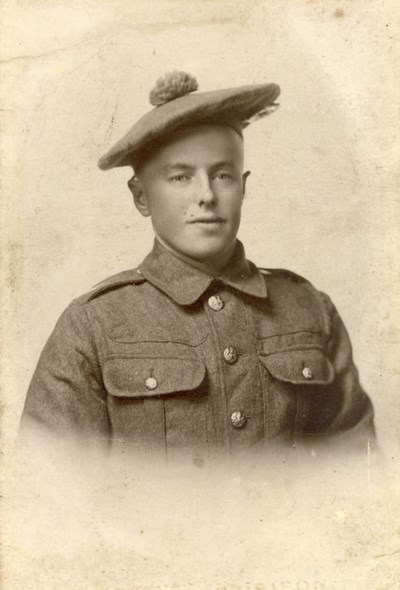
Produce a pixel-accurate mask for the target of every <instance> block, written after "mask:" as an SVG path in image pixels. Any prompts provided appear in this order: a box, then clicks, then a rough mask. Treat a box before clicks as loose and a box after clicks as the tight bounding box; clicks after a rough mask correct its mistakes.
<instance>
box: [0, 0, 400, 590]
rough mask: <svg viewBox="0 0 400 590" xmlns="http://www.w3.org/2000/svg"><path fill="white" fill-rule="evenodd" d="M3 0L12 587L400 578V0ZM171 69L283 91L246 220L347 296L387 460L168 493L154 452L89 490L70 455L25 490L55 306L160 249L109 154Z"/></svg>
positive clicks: (5, 474) (246, 230)
mask: <svg viewBox="0 0 400 590" xmlns="http://www.w3.org/2000/svg"><path fill="white" fill-rule="evenodd" d="M0 10H1V20H0V29H1V42H0V47H1V63H0V66H1V67H0V76H1V78H0V84H1V85H0V99H1V114H2V117H1V138H0V149H1V191H2V203H1V236H2V238H1V239H2V265H1V269H0V273H1V275H0V277H1V289H2V306H1V310H0V317H1V324H0V328H1V334H2V343H3V344H2V349H1V358H0V362H1V365H0V366H1V390H2V402H1V409H2V412H1V441H2V447H3V461H2V473H1V480H2V484H3V492H4V493H3V504H2V519H3V522H4V523H5V524H4V531H5V532H4V533H3V535H2V548H1V552H2V561H3V563H4V572H3V580H2V583H3V587H4V588H10V589H11V588H13V589H15V588H24V590H25V589H27V588H36V587H41V588H51V587H62V588H96V589H97V588H118V589H119V588H129V589H132V588H140V589H143V590H145V589H147V588H148V589H150V588H151V589H156V588H157V589H158V588H159V589H163V590H168V589H169V588H196V589H197V588H218V589H221V590H223V589H224V590H225V589H226V590H229V589H232V590H233V589H238V590H239V589H240V590H241V589H242V588H243V589H246V590H256V589H257V590H272V589H273V590H281V589H282V590H283V589H284V588H285V589H287V590H292V589H293V590H294V589H296V590H311V589H314V590H316V589H322V588H324V589H325V588H326V589H328V588H329V589H331V588H337V589H339V588H340V589H343V588H344V589H347V588H348V589H352V588H360V587H365V588H371V589H375V588H377V589H378V588H379V589H380V588H382V589H386V588H396V587H400V586H398V585H399V584H400V581H399V580H400V571H399V568H398V566H397V565H396V562H397V558H398V552H399V551H400V537H399V531H398V527H397V528H396V525H395V522H396V520H397V517H398V515H399V511H398V509H397V505H398V500H399V496H398V491H397V490H398V488H399V487H400V479H399V451H400V426H399V415H400V398H399V385H400V382H399V381H400V380H399V373H398V357H399V332H400V327H399V303H398V293H399V290H400V289H399V287H400V278H399V277H400V272H399V270H400V263H399V255H398V244H399V237H400V236H399V233H400V213H399V203H400V201H399V170H398V161H399V147H400V146H399V144H400V140H399V134H398V126H399V106H398V105H399V103H400V101H399V98H400V96H399V95H400V90H399V84H398V71H399V65H400V48H399V41H398V38H399V20H400V9H399V7H398V5H397V3H396V2H395V1H394V0H382V1H376V2H375V1H368V0H352V1H349V0H344V1H343V2H333V0H327V1H325V2H322V1H318V0H271V1H268V2H267V1H266V0H263V1H262V0H251V1H244V0H239V1H238V2H234V3H233V2H227V1H223V0H215V1H210V0H207V1H205V2H194V1H192V0H188V1H187V2H184V1H183V0H153V1H150V2H149V1H143V0H135V1H134V2H128V1H127V0H125V1H123V0H113V1H105V2H97V1H94V0H92V1H88V2H75V1H72V2H68V3H66V2H59V1H55V2H53V1H49V0H36V1H35V2H28V1H25V0H21V1H19V2H5V3H3V5H2V7H1V9H0ZM172 69H181V70H184V71H188V72H190V73H191V74H193V75H195V76H196V78H197V79H198V81H199V84H200V90H210V89H217V88H226V87H233V86H239V85H242V84H243V85H245V84H256V83H263V82H276V83H278V84H279V85H280V86H281V88H282V95H281V97H280V99H279V102H280V108H279V109H278V111H277V113H275V114H274V116H273V117H271V118H270V117H268V119H267V120H265V121H264V122H259V123H256V124H254V126H251V127H250V128H249V129H248V130H246V131H245V146H246V164H247V167H248V168H249V169H250V170H251V171H252V175H251V177H250V179H249V183H248V195H247V196H246V201H245V206H244V212H243V221H242V226H241V230H240V233H239V237H240V239H241V240H242V241H243V242H244V244H245V247H246V253H247V256H248V258H250V259H251V260H253V261H254V262H256V263H257V264H258V265H259V266H262V267H278V268H288V269H290V270H294V271H295V272H298V273H299V274H301V275H303V276H305V277H307V279H309V280H310V281H311V282H312V283H313V284H314V285H315V286H316V287H317V288H319V289H321V290H322V291H325V292H327V293H329V295H330V296H331V297H332V299H333V301H334V302H335V304H336V306H337V307H338V309H339V312H340V314H341V316H342V317H343V319H344V321H345V324H346V326H347V328H348V331H349V333H350V337H351V340H352V344H353V349H354V357H355V361H356V364H357V367H358V369H359V371H360V375H361V382H362V384H363V386H364V388H365V389H366V391H367V392H368V394H369V395H370V397H371V399H372V401H373V404H374V408H375V416H376V429H377V435H378V443H379V447H380V452H381V454H382V459H381V462H380V465H379V467H377V468H376V471H375V472H374V473H372V474H371V473H370V472H369V471H368V470H369V465H367V463H364V464H363V465H359V466H358V468H357V469H355V471H354V472H353V471H352V469H350V468H349V467H348V466H346V465H345V464H343V463H340V464H339V466H337V465H336V466H335V468H334V467H333V466H332V465H328V466H327V465H323V466H321V465H320V466H319V468H318V470H315V471H314V472H311V473H310V472H307V473H306V474H305V473H304V471H303V470H302V466H301V465H297V466H296V468H293V471H285V472H284V473H283V474H281V477H278V478H277V477H276V474H271V473H270V474H269V475H268V477H267V476H266V475H265V474H264V475H263V476H261V475H259V474H257V475H254V473H251V474H250V473H248V472H247V477H244V475H243V473H240V474H238V473H236V474H235V473H231V472H230V473H229V474H224V475H223V477H222V476H221V474H219V477H220V478H221V477H222V479H219V480H218V484H217V485H216V484H215V480H214V479H213V477H211V476H210V479H207V478H206V479H201V481H199V480H197V479H196V478H195V480H194V482H192V483H193V485H191V486H189V487H188V485H187V481H186V480H185V478H184V477H183V476H182V474H180V476H179V477H178V478H177V479H174V480H169V481H168V482H167V483H166V484H165V486H166V488H165V489H166V490H167V491H168V492H169V493H164V494H161V495H160V490H159V482H160V480H159V479H158V478H157V476H156V475H155V474H153V473H152V472H151V469H150V470H149V466H145V467H144V466H142V467H141V468H142V471H141V472H140V474H139V475H138V473H137V472H136V473H135V475H134V476H132V474H131V473H130V474H129V473H128V474H127V472H126V471H124V469H119V470H117V472H111V474H110V477H111V476H112V480H109V479H107V477H106V478H104V473H101V472H99V471H96V469H94V468H93V466H92V467H91V468H90V470H89V471H88V473H90V474H91V476H92V477H93V480H92V481H91V482H90V483H89V490H90V491H85V493H84V494H82V495H81V492H80V491H79V489H78V488H79V485H82V486H83V487H85V486H86V484H87V481H85V484H82V480H81V479H80V478H81V477H82V476H81V474H76V480H75V484H76V485H72V484H71V480H69V479H68V478H67V477H66V476H65V473H63V470H62V469H59V471H56V473H57V477H55V479H54V480H53V481H49V480H46V478H45V477H44V476H43V477H41V475H40V472H36V474H35V478H34V480H30V481H31V484H32V485H31V487H26V484H24V485H21V487H19V481H18V476H19V475H20V473H21V471H20V469H21V466H20V465H19V464H18V459H17V457H16V455H15V450H14V441H15V438H16V434H17V432H18V424H19V419H20V415H21V412H22V408H23V404H24V398H25V394H26V390H27V387H28V384H29V381H30V379H31V376H32V373H33V370H34V368H35V365H36V362H37V359H38V356H39V354H40V351H41V349H42V347H43V345H44V343H45V341H46V339H47V337H48V336H49V334H50V332H51V330H52V329H53V327H54V324H55V322H56V321H57V319H58V317H59V315H60V313H61V312H62V311H63V309H64V308H65V307H66V306H67V305H68V303H69V302H70V301H71V300H72V299H73V298H74V297H76V296H78V295H80V294H82V293H84V292H87V291H88V290H90V288H91V287H92V286H93V285H94V284H96V283H98V282H99V281H101V280H103V279H104V278H106V277H107V276H109V275H111V274H113V273H116V272H119V271H121V270H125V269H127V268H131V267H134V266H136V265H137V264H138V263H140V262H141V260H142V259H143V258H144V256H145V255H146V254H147V252H148V251H149V249H150V248H151V245H152V239H153V238H152V232H151V228H150V224H149V223H146V220H144V219H139V218H138V216H137V214H135V212H134V208H133V204H132V202H131V198H130V195H129V192H128V189H127V187H126V182H127V180H128V179H129V176H130V174H129V171H128V170H126V169H119V170H112V171H110V172H107V173H104V172H101V171H100V170H99V169H98V168H97V160H98V158H99V157H100V156H101V155H102V154H103V153H104V152H105V151H106V150H107V149H108V148H109V147H110V145H111V144H112V143H114V142H115V141H116V140H117V139H119V138H120V137H121V135H123V134H124V133H125V132H126V130H127V129H128V128H129V127H130V126H131V125H132V124H133V123H134V122H135V121H136V120H137V119H138V117H139V116H141V115H142V114H143V113H144V112H146V110H148V108H149V104H148V92H149V90H150V89H151V88H152V87H153V86H154V82H155V80H156V79H157V78H158V77H159V76H160V75H162V74H163V73H165V72H166V71H170V70H172ZM58 467H60V466H58ZM70 467H71V466H70ZM41 468H43V469H44V470H45V466H43V465H42V466H41ZM75 468H76V465H74V467H73V469H75ZM140 475H142V477H140ZM209 475H210V474H209ZM32 481H33V483H32ZM212 482H214V483H212ZM326 482H329V483H326ZM164 483H165V482H164ZM194 488H196V489H194ZM126 489H129V491H130V492H131V491H132V494H131V495H130V496H129V497H127V496H126V495H124V494H123V493H122V491H121V490H123V491H124V493H125V492H126ZM65 490H67V495H68V497H69V501H70V503H69V505H63V506H62V510H61V511H60V512H59V513H58V515H55V512H56V510H55V509H54V507H55V506H58V507H60V505H59V504H58V502H59V501H60V496H63V494H64V492H65ZM43 496H44V497H46V499H47V500H48V503H47V507H46V509H44V508H43V504H42V503H41V501H40V498H42V499H43ZM105 496H106V497H107V500H106V501H105V502H104V504H102V501H103V500H104V497H105ZM116 498H117V499H118V500H117V502H116V503H114V502H113V499H116ZM150 498H157V502H155V503H154V502H152V501H151V500H150ZM134 499H135V500H136V501H137V502H134V501H133V500H134ZM138 503H140V505H141V510H138V508H137V506H138ZM116 504H119V508H118V507H117V506H116ZM51 506H53V509H54V510H53V509H50V507H51ZM121 506H122V508H121ZM35 509H37V514H36V516H35V515H34V514H33V513H34V512H35ZM103 509H104V510H103ZM63 510H64V512H63ZM60 514H62V515H63V517H62V516H60ZM38 515H39V516H38ZM124 518H125V519H126V522H128V523H129V526H128V525H127V526H126V527H124V526H123V525H122V524H121V522H122V520H123V519H124ZM31 520H32V524H31V525H30V524H29V523H30V521H31ZM61 522H62V523H63V524H62V525H61ZM99 522H101V523H102V525H99ZM43 523H45V524H46V527H45V528H46V529H51V531H52V532H51V534H50V535H49V534H48V533H46V534H45V533H43V531H42V529H41V526H42V525H43ZM82 523H83V524H82ZM93 523H96V524H95V525H94V524H93ZM265 523H268V526H267V525H266V524H265ZM83 529H84V532H83ZM149 530H150V533H148V531H149ZM143 531H144V532H143ZM146 532H147V534H148V536H147V538H146ZM79 556H80V557H79ZM82 556H83V557H82ZM396 556H397V558H396ZM360 584H361V585H360Z"/></svg>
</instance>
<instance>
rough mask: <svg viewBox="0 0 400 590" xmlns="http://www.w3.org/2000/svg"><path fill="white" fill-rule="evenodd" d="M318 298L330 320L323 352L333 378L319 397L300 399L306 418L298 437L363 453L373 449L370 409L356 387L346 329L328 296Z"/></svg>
mask: <svg viewBox="0 0 400 590" xmlns="http://www.w3.org/2000/svg"><path fill="white" fill-rule="evenodd" d="M321 296H322V297H323V299H324V301H325V307H326V308H327V309H328V315H329V319H330V336H329V339H328V342H327V348H326V353H327V355H328V357H329V359H330V362H331V363H332V365H333V369H334V379H333V382H332V383H331V384H330V385H329V386H328V387H327V388H326V390H325V391H324V392H323V393H321V394H320V395H316V396H315V397H311V398H309V399H308V401H306V400H305V398H303V400H302V404H303V405H304V404H306V405H307V406H308V407H307V410H306V412H305V413H306V414H307V417H308V419H307V422H306V423H305V424H303V428H304V429H302V430H303V432H302V434H304V435H306V437H308V438H309V442H311V441H313V442H316V440H315V439H316V438H320V439H321V440H322V439H326V442H328V443H329V442H332V443H334V444H335V446H336V445H338V444H340V443H341V442H342V443H343V445H344V448H346V449H348V450H351V449H354V450H362V451H367V450H368V449H370V448H374V447H375V429H374V411H373V406H372V403H371V400H370V398H369V397H368V395H367V394H366V393H365V391H364V390H363V388H362V386H361V384H360V380H359V375H358V370H357V368H356V365H355V364H354V361H353V352H352V346H351V342H350V339H349V335H348V333H347V330H346V327H345V325H344V323H343V321H342V319H341V317H340V315H339V313H338V312H337V310H336V308H335V306H334V305H333V304H332V302H331V301H330V299H329V297H327V296H326V295H325V294H321ZM300 405H301V404H300ZM318 435H323V436H318ZM324 442H325V441H324Z"/></svg>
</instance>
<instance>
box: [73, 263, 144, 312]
mask: <svg viewBox="0 0 400 590" xmlns="http://www.w3.org/2000/svg"><path fill="white" fill-rule="evenodd" d="M144 282H146V279H145V278H144V277H143V276H142V275H141V273H140V270H139V269H138V268H133V269H129V270H124V271H122V272H119V273H117V274H115V275H112V276H111V277H108V278H107V279H105V280H104V281H101V282H100V283H98V284H97V285H95V286H94V287H93V288H92V289H91V290H90V291H89V292H87V293H85V294H84V295H81V296H80V297H78V298H77V299H75V303H77V304H85V303H89V302H90V301H93V300H94V299H97V298H98V297H101V296H103V295H105V294H106V293H110V292H111V291H115V290H119V289H122V288H124V287H127V286H130V285H140V284H141V283H144Z"/></svg>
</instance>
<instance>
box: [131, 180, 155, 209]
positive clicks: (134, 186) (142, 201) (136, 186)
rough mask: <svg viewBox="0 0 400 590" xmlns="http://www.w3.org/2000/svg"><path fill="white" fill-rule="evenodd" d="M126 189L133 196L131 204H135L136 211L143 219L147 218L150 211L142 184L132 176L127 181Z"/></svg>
mask: <svg viewBox="0 0 400 590" xmlns="http://www.w3.org/2000/svg"><path fill="white" fill-rule="evenodd" d="M128 187H129V190H130V191H131V193H132V195H133V202H134V203H135V207H136V209H137V210H138V211H139V213H140V214H141V215H143V217H149V215H150V209H149V205H148V202H147V197H146V192H145V190H144V186H143V184H142V182H141V181H140V180H139V179H138V177H137V176H132V178H131V179H130V180H128Z"/></svg>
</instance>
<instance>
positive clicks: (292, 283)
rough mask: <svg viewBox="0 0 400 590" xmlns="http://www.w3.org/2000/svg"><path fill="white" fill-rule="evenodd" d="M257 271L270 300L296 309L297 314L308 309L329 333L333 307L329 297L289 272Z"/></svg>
mask: <svg viewBox="0 0 400 590" xmlns="http://www.w3.org/2000/svg"><path fill="white" fill-rule="evenodd" d="M259 271H260V273H261V274H262V275H263V276H264V278H265V281H266V284H267V289H268V292H269V294H270V296H271V297H272V299H274V300H279V301H280V302H282V304H285V305H286V306H287V307H290V308H292V309H297V312H298V313H300V311H301V312H302V313H303V312H304V311H305V309H308V310H309V311H310V313H312V314H317V315H319V316H320V318H321V319H322V321H323V324H324V325H325V327H326V329H327V330H328V331H330V328H331V324H332V314H333V312H334V306H333V303H332V301H331V299H330V297H329V295H327V294H326V293H324V292H322V291H320V290H319V289H317V288H316V287H315V286H314V285H313V284H312V283H311V282H310V281H309V280H308V279H306V278H305V277H303V276H302V275H299V274H297V273H295V272H293V271H291V270H287V269H285V268H259ZM298 306H299V307H298ZM300 308H301V309H300Z"/></svg>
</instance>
